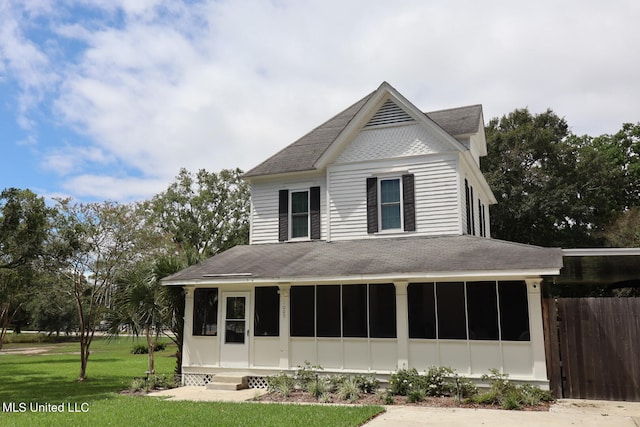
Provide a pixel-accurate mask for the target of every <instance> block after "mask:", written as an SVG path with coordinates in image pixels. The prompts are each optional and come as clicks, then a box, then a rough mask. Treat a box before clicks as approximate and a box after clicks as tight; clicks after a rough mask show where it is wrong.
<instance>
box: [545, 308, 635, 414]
mask: <svg viewBox="0 0 640 427" xmlns="http://www.w3.org/2000/svg"><path fill="white" fill-rule="evenodd" d="M543 315H544V327H545V347H546V349H545V350H546V354H547V371H548V374H549V380H550V387H551V390H552V391H553V392H554V395H555V396H556V397H565V398H575V399H602V400H628V401H640V298H557V299H552V298H545V299H543Z"/></svg>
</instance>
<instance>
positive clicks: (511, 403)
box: [500, 390, 522, 410]
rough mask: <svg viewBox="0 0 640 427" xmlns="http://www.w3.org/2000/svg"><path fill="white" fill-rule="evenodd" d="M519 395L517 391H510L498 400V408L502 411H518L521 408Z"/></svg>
mask: <svg viewBox="0 0 640 427" xmlns="http://www.w3.org/2000/svg"><path fill="white" fill-rule="evenodd" d="M521 403H522V402H521V400H520V393H519V392H518V390H510V391H509V392H507V394H506V395H504V396H502V397H501V398H500V406H501V407H502V409H509V410H513V409H520V408H521V407H522V406H521Z"/></svg>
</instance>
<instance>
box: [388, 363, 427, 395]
mask: <svg viewBox="0 0 640 427" xmlns="http://www.w3.org/2000/svg"><path fill="white" fill-rule="evenodd" d="M419 383H420V374H418V371H417V370H416V369H415V368H412V369H405V368H403V369H400V370H399V371H397V372H395V373H393V374H391V377H390V378H389V386H390V387H389V390H390V391H391V394H393V395H396V396H406V395H407V394H408V393H409V392H410V391H411V390H412V389H413V388H414V386H417V385H418V384H419Z"/></svg>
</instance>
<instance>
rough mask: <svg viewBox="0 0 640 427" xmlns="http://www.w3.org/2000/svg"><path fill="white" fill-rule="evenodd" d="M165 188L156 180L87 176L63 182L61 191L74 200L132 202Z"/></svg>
mask: <svg viewBox="0 0 640 427" xmlns="http://www.w3.org/2000/svg"><path fill="white" fill-rule="evenodd" d="M166 186H167V183H166V181H164V180H158V179H149V178H135V177H117V176H107V175H89V174H87V175H79V176H75V177H73V178H71V179H69V180H67V181H65V182H64V184H63V185H62V189H63V190H65V191H66V192H67V193H68V194H72V195H73V197H74V198H80V199H87V198H88V199H95V200H99V201H102V200H115V201H133V200H141V199H144V198H146V197H148V196H149V195H152V194H157V193H159V192H161V191H163V190H165V189H166Z"/></svg>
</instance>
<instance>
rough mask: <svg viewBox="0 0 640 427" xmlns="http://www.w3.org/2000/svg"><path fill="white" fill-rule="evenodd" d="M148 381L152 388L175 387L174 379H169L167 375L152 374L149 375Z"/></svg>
mask: <svg viewBox="0 0 640 427" xmlns="http://www.w3.org/2000/svg"><path fill="white" fill-rule="evenodd" d="M148 383H149V389H150V390H157V389H165V388H173V387H174V382H173V380H171V379H169V378H168V377H167V376H166V375H151V376H149V379H148Z"/></svg>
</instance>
